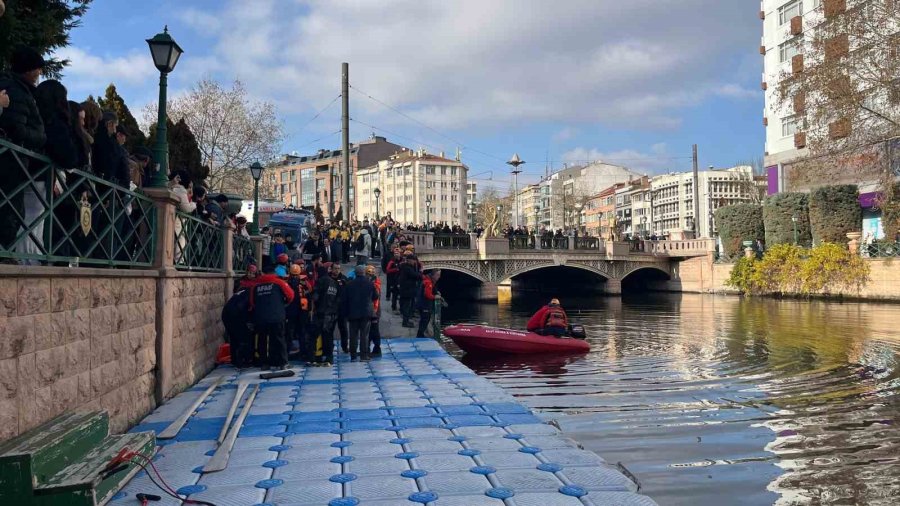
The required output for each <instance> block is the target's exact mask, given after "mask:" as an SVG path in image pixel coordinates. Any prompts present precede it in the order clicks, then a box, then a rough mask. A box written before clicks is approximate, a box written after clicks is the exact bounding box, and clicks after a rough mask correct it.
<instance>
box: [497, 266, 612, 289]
mask: <svg viewBox="0 0 900 506" xmlns="http://www.w3.org/2000/svg"><path fill="white" fill-rule="evenodd" d="M554 267H568V268H571V269H577V270H582V271H587V272H590V273H593V274H596V275H598V276H600V277H602V278H603V280H604V281H608V280H610V279H612V278H613V276H612V275H611V274H610V273H608V272H606V271H605V270H603V269H599V268H597V267H593V266H590V265H586V264H582V263H559V264H558V263H543V264H538V265H527V266H525V267H520V268H518V269H515V270H513V271H512V272H509V273H507V274H506V277H505V279H504V280H503V281H501V282H500V284H502V285H507V284H510V283H511V282H512V279H513V278H514V277H516V276H521V275H522V274H526V273H528V272H534V271H539V270H542V269H549V268H554Z"/></svg>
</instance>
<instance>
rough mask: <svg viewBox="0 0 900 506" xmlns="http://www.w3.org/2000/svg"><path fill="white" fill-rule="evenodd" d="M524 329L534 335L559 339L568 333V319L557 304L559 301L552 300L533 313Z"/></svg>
mask: <svg viewBox="0 0 900 506" xmlns="http://www.w3.org/2000/svg"><path fill="white" fill-rule="evenodd" d="M526 329H527V330H528V332H534V333H535V334H541V335H545V336H556V337H561V336H564V335H566V333H567V332H568V331H569V317H568V316H566V311H565V310H564V309H563V308H562V306H561V305H560V304H559V299H552V300H551V301H550V303H549V304H547V305H546V306H544V307H542V308H540V309H538V311H537V313H534V316H532V317H531V319H530V320H528V326H527V327H526Z"/></svg>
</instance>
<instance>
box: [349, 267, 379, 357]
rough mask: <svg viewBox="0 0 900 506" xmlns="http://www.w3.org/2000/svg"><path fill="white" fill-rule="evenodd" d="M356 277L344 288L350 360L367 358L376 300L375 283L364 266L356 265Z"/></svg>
mask: <svg viewBox="0 0 900 506" xmlns="http://www.w3.org/2000/svg"><path fill="white" fill-rule="evenodd" d="M355 272H356V277H355V278H354V279H352V280H351V281H350V282H349V283H347V285H346V287H345V288H344V290H345V291H346V296H345V297H344V306H345V311H344V312H345V314H346V315H347V320H348V323H349V326H350V361H351V362H355V361H356V360H363V361H367V360H369V326H370V325H371V323H372V318H373V317H374V316H375V305H374V302H375V301H377V300H378V291H377V290H376V289H375V284H374V283H372V280H370V279H369V278H368V277H367V276H366V266H365V265H357V266H356V269H355Z"/></svg>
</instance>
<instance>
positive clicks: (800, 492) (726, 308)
mask: <svg viewBox="0 0 900 506" xmlns="http://www.w3.org/2000/svg"><path fill="white" fill-rule="evenodd" d="M542 303H546V300H545V298H544V299H541V300H538V299H537V298H536V296H535V295H525V296H522V297H520V296H518V295H517V296H516V297H515V298H514V299H513V301H512V302H511V303H507V304H502V305H500V306H497V305H496V304H494V305H488V304H476V303H462V302H461V303H458V304H451V306H450V307H449V308H447V309H446V310H445V313H444V324H451V323H454V322H477V323H486V324H490V325H497V326H503V327H513V328H524V326H525V322H526V321H527V318H528V316H530V314H531V313H532V312H533V311H535V310H536V309H537V308H538V307H539V306H540V305H541V304H542ZM563 303H564V305H565V307H566V309H567V311H568V312H569V315H570V320H572V321H576V322H579V323H582V324H584V325H585V327H586V328H587V331H588V336H589V337H588V339H589V341H590V343H591V351H590V352H589V353H588V354H586V355H581V356H575V357H553V356H540V357H532V358H504V359H479V360H475V359H473V358H472V357H465V356H463V357H462V360H463V362H464V363H465V364H466V365H468V366H469V367H471V368H472V369H474V370H475V371H476V372H477V373H478V374H481V375H484V376H487V377H489V378H491V379H492V380H494V381H495V382H497V383H498V384H500V385H502V386H503V387H505V388H506V389H508V390H509V391H510V392H511V393H512V394H513V395H515V396H516V397H518V398H519V400H520V401H522V402H524V403H525V404H527V405H529V406H530V407H532V408H534V409H536V410H539V411H540V412H541V413H542V416H544V417H545V418H547V419H555V420H557V422H558V423H559V425H560V426H561V428H562V429H563V430H564V431H565V432H566V433H567V435H569V436H571V437H572V438H573V439H576V440H577V441H579V442H580V443H582V444H583V445H584V446H585V447H586V448H587V449H590V450H593V451H596V452H597V453H599V454H600V455H602V456H603V457H604V458H605V459H606V460H608V461H609V462H611V463H616V462H621V463H622V464H623V465H624V466H625V467H626V468H627V469H628V470H629V471H631V472H632V473H633V474H634V475H635V476H637V478H638V480H639V481H640V483H641V485H642V489H641V491H642V492H643V493H645V494H647V495H649V496H650V497H652V498H654V499H655V500H656V501H657V502H658V503H659V504H661V505H691V506H698V505H732V504H734V505H738V504H747V505H759V504H867V505H869V504H871V505H878V504H884V505H888V504H890V505H897V504H900V331H898V324H900V305H886V304H885V305H881V304H867V303H835V302H821V301H812V302H807V301H781V300H772V299H754V300H742V299H740V298H737V297H726V296H713V295H691V294H684V295H680V294H646V295H639V296H638V295H635V296H631V297H626V298H623V299H620V298H611V297H610V298H604V297H590V298H574V297H569V298H563ZM445 346H447V348H448V349H450V350H451V352H452V353H454V354H456V355H457V356H462V353H461V352H460V351H459V350H458V349H456V348H455V347H454V345H453V343H452V342H446V343H445Z"/></svg>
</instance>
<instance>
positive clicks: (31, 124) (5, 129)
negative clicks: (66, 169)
mask: <svg viewBox="0 0 900 506" xmlns="http://www.w3.org/2000/svg"><path fill="white" fill-rule="evenodd" d="M10 63H11V65H10V67H11V72H7V73H3V74H0V90H5V91H6V94H7V97H8V98H9V106H8V107H6V108H4V109H3V114H0V131H2V135H0V137H6V139H7V140H9V141H10V142H12V143H13V144H18V145H19V146H21V147H23V148H25V149H29V150H31V151H36V152H41V151H42V150H43V149H44V145H45V144H46V142H47V136H46V134H45V132H44V123H43V121H42V120H41V114H40V112H39V111H38V107H37V103H36V102H35V100H34V91H35V84H37V81H38V78H40V76H41V70H42V69H43V68H44V60H43V58H42V57H41V55H40V53H38V52H37V51H35V50H34V49H31V48H28V47H19V48H17V49H16V50H15V51H14V52H13V54H12V60H11V62H10ZM23 163H24V164H25V169H26V170H29V171H30V170H31V169H32V167H30V165H29V162H28V158H27V157H24V159H23ZM34 168H37V166H35V167H34ZM27 177H28V176H27V174H25V173H24V172H23V171H22V168H20V166H19V162H17V161H16V159H15V158H14V157H13V155H12V153H6V154H4V155H0V190H2V191H3V192H4V193H5V194H6V195H7V196H8V195H10V193H11V192H12V190H13V189H14V188H16V187H17V186H18V185H19V184H21V183H22V181H24V180H25V179H26V178H27ZM31 191H32V190H26V191H24V192H19V193H16V194H15V195H13V196H12V197H9V198H8V200H7V201H6V203H5V204H3V205H0V248H3V249H6V250H10V249H12V248H13V246H14V245H13V242H14V241H15V239H16V235H17V234H18V232H19V229H20V227H21V225H22V223H20V220H19V218H18V216H19V215H25V213H26V211H25V193H26V192H31Z"/></svg>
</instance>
